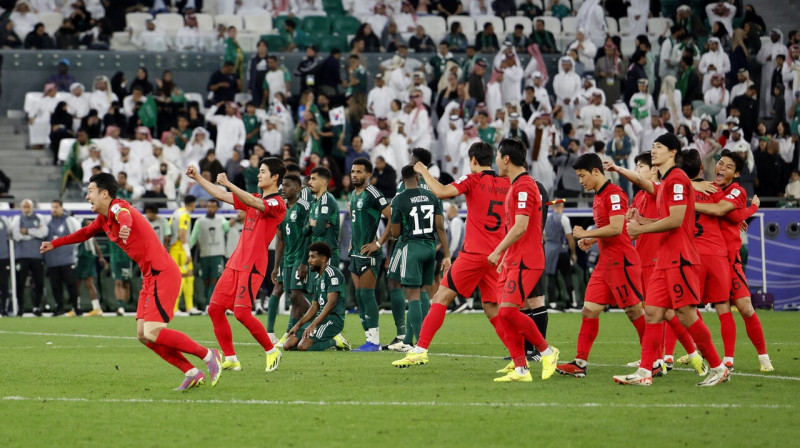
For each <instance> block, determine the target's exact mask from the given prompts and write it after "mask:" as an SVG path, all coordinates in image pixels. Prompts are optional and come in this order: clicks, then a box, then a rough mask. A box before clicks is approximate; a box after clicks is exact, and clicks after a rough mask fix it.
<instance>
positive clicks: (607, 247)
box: [558, 153, 645, 378]
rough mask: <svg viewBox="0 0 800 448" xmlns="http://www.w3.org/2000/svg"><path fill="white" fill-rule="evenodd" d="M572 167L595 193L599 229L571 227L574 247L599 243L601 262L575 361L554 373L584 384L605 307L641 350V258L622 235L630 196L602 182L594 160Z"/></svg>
mask: <svg viewBox="0 0 800 448" xmlns="http://www.w3.org/2000/svg"><path fill="white" fill-rule="evenodd" d="M572 167H573V168H574V169H575V173H576V174H577V175H578V179H579V180H580V183H581V186H583V188H584V189H586V190H587V191H594V193H595V196H594V202H593V205H592V214H593V217H594V223H595V226H597V228H596V229H594V230H584V229H583V227H581V226H575V228H574V229H573V230H572V235H573V236H574V237H575V238H577V239H579V242H578V246H579V247H580V248H581V250H584V251H586V250H588V249H589V247H591V245H592V244H594V243H595V242H597V244H598V246H599V249H600V260H599V262H598V264H597V267H595V270H594V271H593V272H592V277H591V279H590V280H589V284H588V285H586V299H585V301H584V303H583V310H582V312H581V314H582V317H583V321H582V323H581V329H580V332H579V333H578V348H577V354H576V355H575V360H574V361H572V362H570V363H566V364H561V365H559V366H558V372H559V373H561V374H562V375H572V376H574V377H577V378H583V377H585V376H586V364H587V361H588V359H589V352H590V351H591V349H592V344H593V343H594V340H595V338H596V337H597V332H598V329H599V326H600V320H599V319H600V315H601V314H602V313H603V311H605V308H606V306H608V305H611V306H614V305H616V306H618V307H619V308H620V309H622V310H624V311H625V314H626V315H627V316H628V319H630V321H631V323H632V324H633V326H634V327H635V328H636V332H637V333H638V334H639V343H640V344H641V342H642V336H643V335H644V326H645V323H644V311H643V306H642V300H644V296H643V295H642V268H641V262H640V261H639V254H637V253H636V250H634V248H633V244H631V239H630V237H629V236H628V232H627V231H626V230H625V214H626V213H627V212H628V195H627V194H625V192H624V191H623V190H622V188H620V187H619V186H617V185H614V184H612V183H611V181H610V180H608V179H607V178H606V176H605V173H604V171H603V162H602V160H600V157H598V156H597V154H594V153H589V154H584V155H582V156H580V157H579V158H578V160H577V161H576V162H575V164H573V165H572Z"/></svg>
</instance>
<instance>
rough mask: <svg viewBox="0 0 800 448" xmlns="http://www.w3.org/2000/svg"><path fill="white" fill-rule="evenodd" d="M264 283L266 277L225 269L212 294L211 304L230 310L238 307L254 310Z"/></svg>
mask: <svg viewBox="0 0 800 448" xmlns="http://www.w3.org/2000/svg"><path fill="white" fill-rule="evenodd" d="M262 281H264V276H263V275H261V274H258V273H256V272H252V271H251V272H247V271H235V270H233V269H230V268H225V270H224V271H222V276H221V277H220V278H219V280H217V285H216V286H215V287H214V292H213V293H212V294H211V302H213V303H216V304H217V305H220V306H222V307H224V308H225V309H228V310H232V309H233V308H234V307H236V306H246V307H248V308H250V309H252V308H253V304H254V302H255V300H256V296H257V295H258V289H259V288H261V282H262Z"/></svg>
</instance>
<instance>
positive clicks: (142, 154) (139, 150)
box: [130, 126, 153, 169]
mask: <svg viewBox="0 0 800 448" xmlns="http://www.w3.org/2000/svg"><path fill="white" fill-rule="evenodd" d="M130 148H131V155H132V156H133V157H134V158H136V159H138V160H145V159H147V158H148V157H150V156H151V155H152V154H153V138H152V137H151V136H150V129H148V128H147V127H145V126H139V127H137V128H136V130H135V131H134V133H133V140H132V141H131V142H130ZM144 168H145V169H146V168H147V165H144Z"/></svg>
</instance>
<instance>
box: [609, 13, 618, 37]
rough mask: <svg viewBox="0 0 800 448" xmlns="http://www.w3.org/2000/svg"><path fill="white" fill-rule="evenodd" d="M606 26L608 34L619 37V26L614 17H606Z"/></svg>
mask: <svg viewBox="0 0 800 448" xmlns="http://www.w3.org/2000/svg"><path fill="white" fill-rule="evenodd" d="M606 25H608V34H610V35H612V36H619V26H618V25H617V21H616V20H615V19H614V18H613V17H608V16H606Z"/></svg>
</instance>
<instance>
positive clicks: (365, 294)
mask: <svg viewBox="0 0 800 448" xmlns="http://www.w3.org/2000/svg"><path fill="white" fill-rule="evenodd" d="M361 301H362V302H364V316H365V318H366V321H367V323H366V328H364V329H365V330H366V329H369V328H378V301H377V300H376V299H375V290H374V289H362V290H361Z"/></svg>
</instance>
